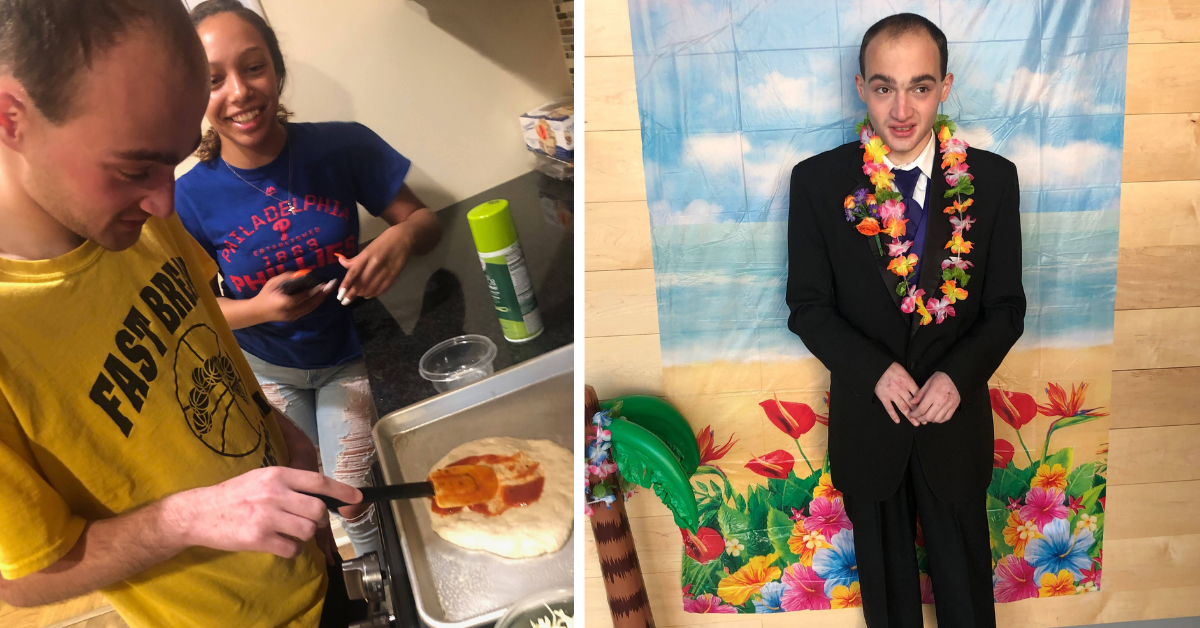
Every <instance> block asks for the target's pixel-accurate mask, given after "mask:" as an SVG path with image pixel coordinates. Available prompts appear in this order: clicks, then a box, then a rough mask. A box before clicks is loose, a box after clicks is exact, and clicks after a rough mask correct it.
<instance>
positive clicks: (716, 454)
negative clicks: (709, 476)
mask: <svg viewBox="0 0 1200 628" xmlns="http://www.w3.org/2000/svg"><path fill="white" fill-rule="evenodd" d="M715 442H716V437H715V436H714V434H713V430H712V426H711V425H705V426H704V429H701V430H700V433H699V434H697V435H696V444H697V445H699V446H700V464H702V465H703V464H708V463H710V462H712V461H714V460H720V459H721V458H723V457H724V456H725V454H727V453H729V450H730V449H733V445H734V443H736V442H737V441H736V440H733V437H732V436H730V437H729V440H727V441H725V444H724V445H721V446H720V447H716V448H714V447H713V444H714V443H715Z"/></svg>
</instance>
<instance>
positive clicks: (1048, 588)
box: [1038, 569, 1075, 597]
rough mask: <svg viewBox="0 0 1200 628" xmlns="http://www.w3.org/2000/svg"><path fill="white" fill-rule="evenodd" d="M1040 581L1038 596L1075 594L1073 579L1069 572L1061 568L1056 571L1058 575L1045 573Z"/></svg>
mask: <svg viewBox="0 0 1200 628" xmlns="http://www.w3.org/2000/svg"><path fill="white" fill-rule="evenodd" d="M1040 582H1041V583H1042V586H1041V588H1040V589H1039V590H1038V597H1058V596H1060V595H1075V579H1074V578H1072V577H1071V572H1069V571H1067V570H1066V569H1063V570H1062V571H1060V572H1058V575H1057V576H1056V575H1054V574H1049V573H1048V574H1045V575H1043V576H1042V578H1041V580H1040Z"/></svg>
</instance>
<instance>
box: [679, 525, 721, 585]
mask: <svg viewBox="0 0 1200 628" xmlns="http://www.w3.org/2000/svg"><path fill="white" fill-rule="evenodd" d="M679 533H680V534H681V535H683V551H684V552H686V553H687V555H688V556H691V557H692V560H694V561H696V562H698V563H700V564H702V565H703V564H704V563H707V562H709V561H711V560H712V559H714V558H716V557H718V556H720V555H721V552H724V551H725V539H724V538H722V537H721V533H720V532H717V531H716V530H714V529H712V528H700V529H699V530H698V531H697V532H696V534H692V532H691V530H687V529H685V528H679ZM685 594H686V593H685Z"/></svg>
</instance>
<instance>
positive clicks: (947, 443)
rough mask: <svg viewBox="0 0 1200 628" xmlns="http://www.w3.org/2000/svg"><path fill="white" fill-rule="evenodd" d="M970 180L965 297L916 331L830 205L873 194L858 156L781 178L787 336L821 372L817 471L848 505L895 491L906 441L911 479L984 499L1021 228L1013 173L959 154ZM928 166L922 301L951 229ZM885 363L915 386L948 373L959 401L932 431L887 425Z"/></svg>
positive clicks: (877, 265) (870, 246) (839, 155)
mask: <svg viewBox="0 0 1200 628" xmlns="http://www.w3.org/2000/svg"><path fill="white" fill-rule="evenodd" d="M967 163H968V164H969V165H970V169H971V174H972V175H974V177H975V179H974V182H973V183H974V185H975V193H974V194H973V195H972V196H971V197H970V198H973V199H974V204H973V205H972V206H971V209H970V210H968V212H967V215H968V216H971V217H973V218H975V219H976V222H975V223H974V224H973V225H972V226H971V229H970V231H968V232H967V233H966V234H965V236H966V239H967V240H970V241H971V242H973V243H974V248H973V249H972V251H971V252H970V253H969V254H966V255H965V256H964V258H965V259H966V260H968V261H970V262H972V263H973V264H974V265H975V266H974V268H972V269H969V270H968V274H969V275H970V276H971V278H970V283H969V284H968V285H967V287H966V290H967V291H968V297H967V299H966V300H965V301H960V302H958V303H956V304H955V305H954V310H955V316H954V317H950V318H947V319H946V321H945V322H943V323H942V324H940V325H939V324H937V323H936V322H931V323H930V324H929V325H925V326H920V325H917V324H916V321H915V320H913V319H917V318H919V316H918V315H917V314H915V313H914V314H913V315H912V316H910V315H907V314H904V313H903V312H901V311H900V296H899V295H897V294H896V290H895V289H896V286H897V285H898V284H899V282H900V278H899V277H897V276H896V275H894V274H893V273H892V272H890V271H888V270H887V264H888V262H890V261H891V258H890V257H888V256H887V247H886V244H887V241H888V240H889V238H888V237H887V236H881V241H882V242H883V244H884V254H883V255H882V256H881V255H880V254H879V252H878V250H877V248H876V244H875V241H874V238H869V237H867V236H864V235H862V234H861V233H859V232H858V231H857V230H856V229H855V228H854V224H855V223H852V222H847V221H846V216H845V212H844V209H843V206H842V203H843V201H844V199H845V198H846V195H847V194H850V193H852V192H853V191H854V190H856V189H858V188H860V187H866V188H868V190H869V191H873V190H874V187H873V186H871V184H870V182H869V181H868V178H867V177H866V175H864V174H863V172H862V164H863V161H862V149H861V148H860V145H859V143H858V142H852V143H849V144H845V145H842V146H839V147H838V148H835V149H833V150H831V151H827V152H824V153H821V154H820V155H816V156H815V157H811V158H809V159H806V160H804V161H803V162H801V163H800V164H798V165H797V166H796V167H795V168H794V169H793V170H792V183H791V213H790V217H789V218H788V283H787V304H788V307H789V308H790V309H791V316H790V317H789V319H788V327H789V328H790V329H791V330H792V331H793V332H794V333H795V334H796V335H798V336H800V339H801V340H803V341H804V344H805V346H807V347H808V349H809V351H811V352H812V353H813V355H815V356H816V357H817V358H818V359H819V360H821V362H822V363H823V364H824V365H825V367H826V368H828V369H829V371H830V373H831V382H830V408H829V413H830V416H829V463H830V471H831V473H832V476H833V481H834V484H835V485H836V486H837V487H838V488H839V489H840V490H842V491H844V492H846V493H847V494H848V495H850V496H852V497H855V498H859V499H870V500H882V499H886V498H887V497H890V496H891V495H892V494H893V493H895V491H896V489H897V488H898V487H899V483H900V481H901V479H902V478H903V476H904V469H905V465H906V464H907V463H908V459H909V454H910V452H911V449H912V446H913V441H914V440H915V441H916V447H917V450H918V451H919V452H920V459H921V461H922V469H923V470H924V472H925V477H926V478H928V480H929V483H930V484H931V488H932V489H933V491H934V493H935V494H937V495H938V497H939V498H941V499H945V500H949V501H963V500H979V499H982V497H983V494H984V492H985V491H986V490H987V485H988V483H989V481H990V480H991V469H992V461H993V454H992V447H993V438H994V436H993V432H992V413H991V404H990V401H989V398H988V390H987V381H988V378H989V377H991V376H992V374H993V373H995V371H996V368H997V367H999V366H1000V362H1001V361H1002V360H1003V359H1004V356H1005V355H1006V354H1007V353H1008V350H1009V349H1010V348H1012V346H1013V344H1014V343H1016V341H1017V339H1018V338H1019V337H1020V336H1021V332H1022V330H1023V328H1024V318H1025V292H1024V289H1023V288H1022V286H1021V219H1020V209H1019V203H1020V198H1019V194H1018V184H1017V170H1016V167H1015V166H1014V165H1013V164H1012V162H1010V161H1008V160H1007V159H1004V158H1003V157H1000V156H999V155H996V154H994V153H989V152H987V151H983V150H977V149H974V148H971V149H968V152H967ZM939 165H940V159H935V161H934V166H935V168H934V169H935V170H936V171H937V172H935V174H934V176H933V178H932V180H931V181H930V182H929V185H930V186H931V189H930V193H929V206H928V207H927V208H926V209H927V220H928V226H927V227H926V229H927V231H926V238H925V250H924V251H923V252H918V253H917V254H918V255H920V256H921V276H920V277H919V279H918V284H917V285H918V287H919V288H922V289H924V290H925V298H927V299H928V298H931V297H937V298H940V297H941V296H942V294H941V290H939V286H941V284H942V278H941V273H942V268H941V265H942V261H943V260H945V259H946V258H947V257H949V256H950V254H951V253H950V251H949V249H944V248H943V247H944V246H945V244H946V242H947V241H949V240H950V236H951V234H952V232H953V228H952V226H951V225H950V221H949V216H948V215H946V214H944V213H943V212H942V210H943V209H945V208H946V207H947V206H949V205H950V204H951V202H952V200H953V199H947V198H943V194H944V192H945V191H946V190H947V189H948V185H947V184H946V180H945V176H944V170H943V169H941V168H940V167H939ZM893 362H898V363H899V364H901V365H902V366H904V367H905V368H906V369H907V370H908V372H909V374H910V375H912V377H913V379H914V380H916V383H917V385H918V386H921V385H924V384H925V381H926V380H927V379H928V378H929V377H930V376H931V375H932V374H933V373H935V372H937V371H942V372H944V373H946V374H947V375H949V376H950V379H951V380H953V382H954V385H955V386H956V387H957V388H958V393H959V396H960V397H961V398H962V401H961V402H960V404H959V406H958V409H957V411H956V412H955V413H954V416H953V417H952V418H951V419H950V420H948V421H946V422H945V423H941V424H929V425H923V426H920V427H913V426H912V425H911V424H910V423H908V422H907V421H905V420H904V419H903V417H901V421H900V424H899V425H897V424H895V423H893V422H892V420H891V418H890V417H889V416H888V414H887V411H886V410H885V409H884V406H883V403H882V402H880V401H879V399H878V398H877V397H876V396H875V392H874V389H875V384H876V383H877V382H878V381H879V378H880V377H881V376H882V375H883V373H884V371H886V370H887V369H888V367H889V366H891V364H892V363H893Z"/></svg>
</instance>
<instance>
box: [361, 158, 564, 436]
mask: <svg viewBox="0 0 1200 628" xmlns="http://www.w3.org/2000/svg"><path fill="white" fill-rule="evenodd" d="M492 199H505V200H507V201H508V203H509V208H510V211H511V213H512V217H513V221H514V222H515V223H516V226H517V234H518V237H519V238H520V241H521V248H522V250H523V251H524V253H525V260H526V263H527V264H528V267H529V275H530V280H531V281H532V282H533V286H534V294H536V295H537V299H538V308H539V309H540V310H541V314H542V321H543V323H544V324H545V329H544V330H543V331H542V333H541V335H539V336H538V337H537V338H534V339H533V340H530V341H528V342H524V343H520V344H518V343H513V342H509V341H508V340H505V338H504V334H503V333H501V331H500V320H499V318H497V316H496V310H495V307H494V306H493V305H492V298H491V295H490V293H489V292H488V288H487V283H486V281H485V279H484V274H483V270H482V269H481V267H480V261H479V256H478V254H477V252H476V250H475V243H474V241H473V240H472V239H471V230H470V227H469V226H468V225H467V212H468V211H470V210H471V208H473V207H475V206H476V205H479V204H480V203H483V202H484V201H489V200H492ZM573 210H574V185H573V183H572V182H569V181H566V182H564V181H559V180H557V179H553V178H550V177H548V176H546V175H544V174H542V173H540V172H537V171H533V172H529V173H526V174H524V175H521V176H519V177H517V178H515V179H512V180H511V181H507V182H505V183H502V184H500V185H498V186H496V187H494V188H492V189H490V190H487V191H485V192H483V193H481V194H477V195H475V196H473V197H471V198H468V199H465V200H463V201H460V202H458V203H455V204H454V205H451V206H449V207H447V208H445V209H443V210H441V211H439V212H437V216H438V219H439V220H441V223H442V229H443V232H442V240H441V242H440V243H438V245H437V247H436V248H434V249H433V250H432V251H431V252H429V253H428V254H426V255H424V256H422V257H419V258H415V259H413V260H411V261H410V262H409V263H408V265H407V266H406V267H405V268H404V270H403V271H402V272H401V273H400V276H399V277H397V279H396V282H395V283H394V284H392V287H391V288H389V289H388V290H387V291H386V292H384V293H383V294H381V295H379V297H378V298H375V299H369V300H366V301H362V302H360V303H358V304H357V305H354V306H353V307H354V323H355V327H356V328H357V330H358V335H359V339H360V341H361V343H362V348H363V358H364V359H365V361H366V365H367V371H368V372H369V373H370V377H371V391H372V393H373V394H374V398H375V407H376V410H377V411H378V413H379V416H380V417H383V416H385V415H387V414H388V413H390V412H394V411H396V410H399V409H400V408H403V407H405V406H408V405H411V404H414V403H416V402H418V401H422V400H424V399H426V398H428V397H432V396H433V395H435V394H437V391H435V390H434V389H433V385H432V384H430V383H429V382H428V381H425V380H424V379H422V378H421V375H420V373H419V372H418V371H417V363H418V362H419V361H420V359H421V356H422V355H424V353H425V351H427V350H428V349H429V348H430V347H432V346H433V345H435V344H437V343H439V342H441V341H443V340H446V339H449V338H453V337H454V336H460V335H463V334H481V335H484V336H487V337H488V338H491V340H492V342H494V343H496V359H495V361H494V362H493V367H494V369H495V370H496V371H500V370H502V369H505V368H508V367H509V366H512V365H514V364H517V363H519V362H523V361H525V360H528V359H530V358H533V357H536V356H538V355H541V354H543V353H546V352H548V351H551V350H553V349H557V348H558V347H561V346H564V345H567V344H570V343H572V342H574V337H575V323H574V316H575V311H574V270H575V268H574V260H575V247H574V237H573V222H574V211H573Z"/></svg>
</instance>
